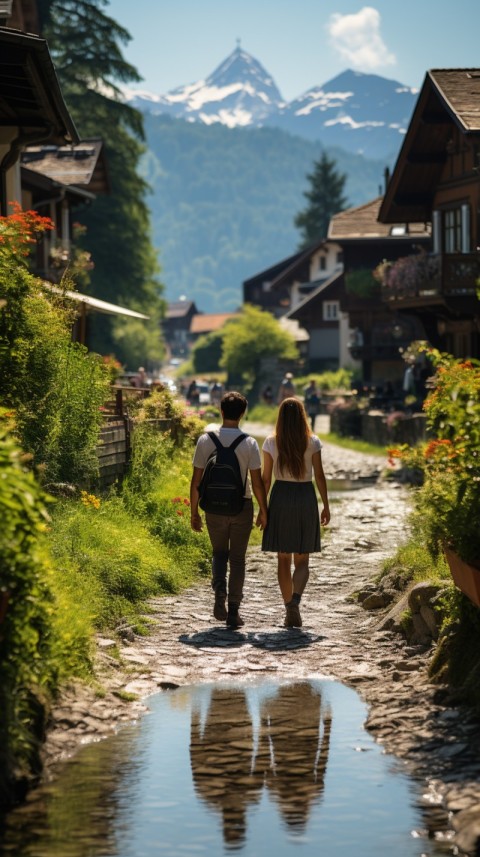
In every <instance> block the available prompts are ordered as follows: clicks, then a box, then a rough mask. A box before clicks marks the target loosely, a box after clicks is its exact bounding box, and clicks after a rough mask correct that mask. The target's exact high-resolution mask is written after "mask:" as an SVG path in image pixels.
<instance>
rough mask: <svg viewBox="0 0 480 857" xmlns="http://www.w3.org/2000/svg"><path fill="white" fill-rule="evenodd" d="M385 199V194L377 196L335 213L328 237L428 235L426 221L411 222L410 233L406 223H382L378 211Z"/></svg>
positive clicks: (357, 238)
mask: <svg viewBox="0 0 480 857" xmlns="http://www.w3.org/2000/svg"><path fill="white" fill-rule="evenodd" d="M382 201H383V196H377V197H376V199H372V200H371V201H370V202H366V203H365V204H364V205H359V206H356V207H355V208H347V210H346V211H340V212H339V213H338V214H335V215H334V216H333V217H332V218H331V220H330V225H329V229H328V238H329V239H330V240H332V241H342V242H346V241H352V240H360V239H361V240H364V239H365V238H372V239H375V238H381V239H382V240H384V239H385V238H392V239H393V240H395V239H398V238H405V236H406V235H407V234H408V235H416V236H418V237H428V236H429V235H430V227H428V226H426V225H425V223H409V224H408V233H407V227H406V225H405V224H400V223H399V224H393V225H392V224H391V223H380V221H379V220H378V213H379V211H380V206H381V204H382Z"/></svg>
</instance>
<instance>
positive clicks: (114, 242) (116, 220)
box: [38, 0, 162, 357]
mask: <svg viewBox="0 0 480 857" xmlns="http://www.w3.org/2000/svg"><path fill="white" fill-rule="evenodd" d="M106 5H107V3H106V0H39V3H38V6H39V14H40V21H41V27H42V35H43V36H44V37H45V38H46V39H47V41H48V44H49V47H50V51H51V53H52V56H53V59H54V62H55V65H56V69H57V74H58V77H59V80H60V85H61V87H62V92H63V94H64V97H65V100H66V102H67V105H68V108H69V110H70V113H71V115H72V117H73V120H74V122H75V124H76V126H77V130H78V132H79V135H80V137H81V138H83V139H88V138H89V137H101V138H102V139H103V141H104V145H105V153H106V159H107V169H108V174H109V181H110V186H111V192H110V193H109V194H108V195H104V196H101V195H99V196H97V198H96V200H95V201H94V202H93V203H92V205H91V206H90V207H89V208H88V209H81V210H80V211H79V213H78V218H77V219H78V220H79V221H80V222H81V223H82V224H84V225H85V226H86V227H87V232H86V236H85V238H84V240H83V243H84V245H85V247H86V249H88V250H89V251H90V252H91V254H92V258H93V262H94V266H95V267H94V269H93V271H92V277H91V288H90V291H91V292H92V293H93V294H94V295H96V296H97V297H99V298H102V299H104V300H107V301H111V302H113V303H119V304H123V305H126V306H128V307H130V308H132V309H137V310H140V311H143V312H145V313H147V314H149V315H151V316H152V317H153V318H154V319H155V320H156V319H158V316H159V311H160V307H161V300H160V295H161V292H162V286H161V285H160V283H159V281H158V279H157V273H158V264H157V260H156V253H155V250H154V248H153V245H152V242H151V233H150V215H149V211H148V208H147V205H146V203H145V195H146V193H147V191H148V185H147V184H146V182H145V181H144V180H143V178H141V176H140V175H139V173H138V168H139V161H140V157H141V155H142V154H143V152H144V146H143V140H144V132H143V118H142V115H141V113H139V111H137V110H135V109H133V108H132V107H130V106H129V105H127V104H125V103H124V101H123V100H122V97H121V90H120V88H119V85H120V84H122V83H129V82H136V81H139V80H140V79H141V78H140V76H139V74H138V72H137V71H136V69H135V68H134V67H133V66H131V65H130V64H129V63H127V62H126V60H125V59H124V58H123V56H122V50H121V45H123V44H126V43H127V42H128V41H129V40H130V35H129V33H128V32H127V31H126V30H125V29H124V28H123V27H122V26H120V25H119V24H118V23H117V22H116V21H114V20H113V19H112V18H111V17H109V16H108V15H106V14H105V13H104V11H103V7H105V6H106ZM155 323H156V322H155ZM115 324H117V325H118V324H119V322H118V321H117V322H113V323H112V322H111V321H110V320H109V319H108V318H105V317H104V316H102V317H101V318H100V317H98V316H97V317H96V318H95V331H96V337H95V342H94V346H95V347H97V348H99V350H100V349H101V350H103V351H108V350H115V342H114V339H115V332H114V331H115ZM158 330H159V328H158ZM159 335H160V334H159ZM117 352H118V349H117ZM119 356H120V357H125V356H126V355H122V354H121V353H120V354H119Z"/></svg>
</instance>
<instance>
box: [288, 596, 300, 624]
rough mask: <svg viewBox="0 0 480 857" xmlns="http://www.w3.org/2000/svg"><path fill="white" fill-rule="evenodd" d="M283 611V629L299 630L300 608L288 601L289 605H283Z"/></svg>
mask: <svg viewBox="0 0 480 857" xmlns="http://www.w3.org/2000/svg"><path fill="white" fill-rule="evenodd" d="M285 610H286V613H285V628H301V627H302V617H301V616H300V608H299V606H298V604H294V603H293V602H292V601H290V603H289V604H285Z"/></svg>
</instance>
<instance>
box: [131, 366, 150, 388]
mask: <svg viewBox="0 0 480 857" xmlns="http://www.w3.org/2000/svg"><path fill="white" fill-rule="evenodd" d="M132 385H133V386H134V387H140V388H143V387H146V386H147V373H146V372H145V368H144V366H139V367H138V369H137V374H136V375H135V376H134V377H133V378H132Z"/></svg>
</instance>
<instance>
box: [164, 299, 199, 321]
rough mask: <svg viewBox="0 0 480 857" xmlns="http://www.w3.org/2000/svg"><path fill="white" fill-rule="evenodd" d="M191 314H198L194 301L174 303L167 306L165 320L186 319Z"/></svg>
mask: <svg viewBox="0 0 480 857" xmlns="http://www.w3.org/2000/svg"><path fill="white" fill-rule="evenodd" d="M190 312H193V313H198V310H197V307H196V306H195V304H194V302H193V301H174V302H173V303H171V304H168V305H167V309H166V311H165V318H166V319H167V318H184V317H185V316H186V315H188V314H189V313H190Z"/></svg>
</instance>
